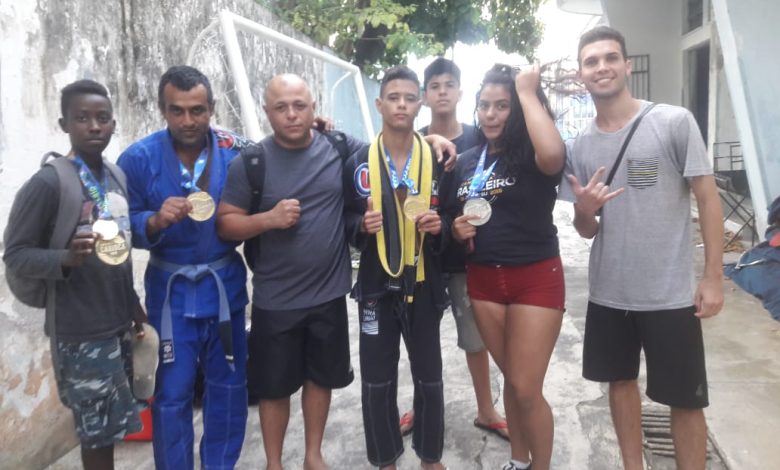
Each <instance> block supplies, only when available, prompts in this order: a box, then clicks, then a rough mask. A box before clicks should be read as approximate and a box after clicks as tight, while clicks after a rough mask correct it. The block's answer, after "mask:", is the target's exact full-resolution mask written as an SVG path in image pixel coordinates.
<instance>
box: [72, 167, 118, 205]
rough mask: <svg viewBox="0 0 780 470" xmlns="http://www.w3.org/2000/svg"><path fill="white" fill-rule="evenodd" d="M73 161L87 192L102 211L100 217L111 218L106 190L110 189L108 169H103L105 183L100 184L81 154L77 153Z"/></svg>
mask: <svg viewBox="0 0 780 470" xmlns="http://www.w3.org/2000/svg"><path fill="white" fill-rule="evenodd" d="M72 161H73V164H74V165H75V166H76V171H77V173H78V174H79V179H80V180H81V184H83V185H84V188H86V190H87V194H89V198H90V199H92V200H93V201H94V202H95V205H96V206H97V208H98V211H99V212H100V213H99V215H98V217H99V218H100V219H111V211H110V210H109V209H108V198H107V197H106V191H107V190H108V170H107V169H105V168H104V169H103V184H100V183H99V182H98V180H97V178H95V175H93V174H92V171H90V169H89V167H88V166H87V164H86V163H84V160H82V158H81V157H80V156H78V155H76V156H75V157H74V158H73V160H72Z"/></svg>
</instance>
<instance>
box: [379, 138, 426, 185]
mask: <svg viewBox="0 0 780 470" xmlns="http://www.w3.org/2000/svg"><path fill="white" fill-rule="evenodd" d="M413 148H414V147H412V148H411V149H409V155H407V156H406V163H405V164H404V169H403V171H402V172H401V178H400V179H399V178H398V173H396V171H395V164H394V163H393V160H392V158H391V155H390V152H388V151H387V147H385V146H384V145H382V149H383V150H384V154H385V162H386V163H387V171H388V173H389V174H390V186H392V187H393V189H398V187H399V186H401V185H404V186H406V187H407V188H408V189H409V193H411V194H417V190H416V189H415V186H414V180H412V179H411V178H409V167H411V164H412V150H413ZM418 174H419V172H418Z"/></svg>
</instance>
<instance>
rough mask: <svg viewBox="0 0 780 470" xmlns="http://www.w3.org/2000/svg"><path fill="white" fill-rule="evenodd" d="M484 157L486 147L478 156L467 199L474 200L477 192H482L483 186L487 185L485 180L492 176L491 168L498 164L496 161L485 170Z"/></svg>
mask: <svg viewBox="0 0 780 470" xmlns="http://www.w3.org/2000/svg"><path fill="white" fill-rule="evenodd" d="M486 155H487V145H485V147H484V148H483V149H482V154H481V155H480V156H479V161H478V162H477V167H476V168H475V169H474V176H473V177H472V178H471V184H469V194H468V197H467V198H468V199H474V198H476V197H478V195H479V192H480V191H482V188H484V187H485V184H487V180H488V179H489V178H490V175H492V174H493V168H495V166H496V163H498V160H496V161H494V162H493V164H492V165H490V168H488V169H487V170H485V169H484V168H485V156H486Z"/></svg>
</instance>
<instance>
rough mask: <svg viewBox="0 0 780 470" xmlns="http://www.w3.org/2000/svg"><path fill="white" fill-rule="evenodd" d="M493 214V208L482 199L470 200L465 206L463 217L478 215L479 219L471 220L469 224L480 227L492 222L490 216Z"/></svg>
mask: <svg viewBox="0 0 780 470" xmlns="http://www.w3.org/2000/svg"><path fill="white" fill-rule="evenodd" d="M492 214H493V208H492V207H490V203H489V202H488V201H487V200H486V199H483V198H481V197H478V198H474V199H469V200H468V201H466V204H465V205H464V206H463V215H476V216H479V218H478V219H471V220H469V223H470V224H471V225H474V226H477V227H479V226H480V225H484V224H486V223H487V221H488V220H490V216H491V215H492Z"/></svg>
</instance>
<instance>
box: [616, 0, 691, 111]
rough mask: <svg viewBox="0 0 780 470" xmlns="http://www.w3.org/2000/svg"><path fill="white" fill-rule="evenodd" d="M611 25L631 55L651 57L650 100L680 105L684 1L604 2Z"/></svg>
mask: <svg viewBox="0 0 780 470" xmlns="http://www.w3.org/2000/svg"><path fill="white" fill-rule="evenodd" d="M602 4H603V7H604V12H605V14H606V16H607V19H608V22H609V24H610V25H611V26H612V27H613V28H616V29H617V30H619V31H620V32H621V33H623V35H624V36H625V38H626V48H627V49H628V54H629V55H642V54H649V55H650V98H651V99H652V100H653V101H657V102H661V103H669V104H676V105H679V104H680V103H681V96H682V55H681V53H680V35H681V34H682V6H681V3H680V0H654V1H652V2H625V1H621V0H602Z"/></svg>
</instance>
